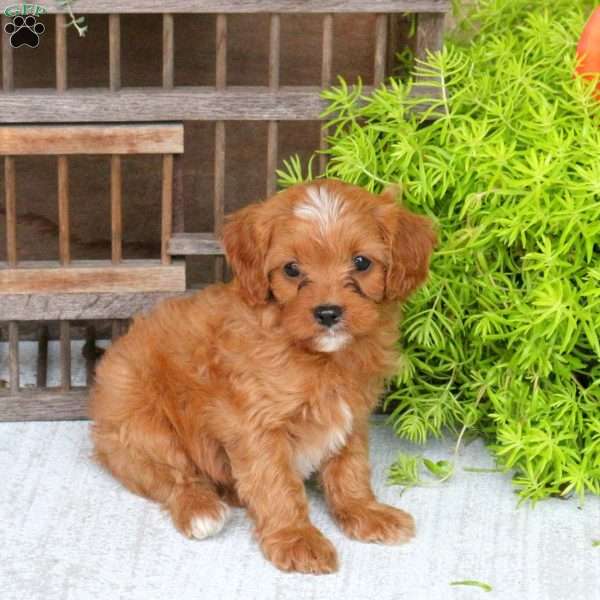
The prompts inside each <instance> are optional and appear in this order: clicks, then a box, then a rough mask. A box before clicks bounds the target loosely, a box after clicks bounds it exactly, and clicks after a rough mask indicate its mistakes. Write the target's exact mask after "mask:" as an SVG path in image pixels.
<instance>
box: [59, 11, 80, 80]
mask: <svg viewBox="0 0 600 600" xmlns="http://www.w3.org/2000/svg"><path fill="white" fill-rule="evenodd" d="M78 8H79V7H78ZM65 24H66V19H65V15H63V14H57V15H56V27H55V38H56V39H55V45H56V89H57V91H58V92H64V91H65V90H66V89H67V28H66V27H65Z"/></svg>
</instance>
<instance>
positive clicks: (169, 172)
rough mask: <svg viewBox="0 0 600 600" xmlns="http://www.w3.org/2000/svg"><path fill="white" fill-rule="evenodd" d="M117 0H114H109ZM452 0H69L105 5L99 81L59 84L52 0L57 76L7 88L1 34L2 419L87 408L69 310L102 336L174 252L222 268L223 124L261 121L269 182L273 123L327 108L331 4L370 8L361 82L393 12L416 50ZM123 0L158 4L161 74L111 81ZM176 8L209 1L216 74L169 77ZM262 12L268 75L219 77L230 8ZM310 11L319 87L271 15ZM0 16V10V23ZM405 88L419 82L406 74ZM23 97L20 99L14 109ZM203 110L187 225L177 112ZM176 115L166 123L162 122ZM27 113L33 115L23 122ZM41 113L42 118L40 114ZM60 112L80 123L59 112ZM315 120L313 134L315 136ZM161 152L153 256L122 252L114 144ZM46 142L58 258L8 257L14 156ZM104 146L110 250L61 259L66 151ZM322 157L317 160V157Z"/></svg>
mask: <svg viewBox="0 0 600 600" xmlns="http://www.w3.org/2000/svg"><path fill="white" fill-rule="evenodd" d="M117 4H118V6H117ZM449 4H450V0H302V1H298V0H166V1H164V2H157V1H156V0H123V1H121V2H119V3H115V2H112V1H109V0H78V2H77V5H76V7H75V10H76V12H77V13H78V14H86V13H88V14H107V15H108V57H107V60H108V67H109V69H108V80H107V82H106V87H105V88H93V89H91V88H88V89H70V88H69V73H68V71H69V69H68V60H67V57H68V53H67V34H66V29H65V27H64V25H65V23H66V15H65V13H66V12H67V8H65V7H61V6H59V5H58V3H51V4H49V5H48V6H47V10H48V12H49V13H51V14H55V15H56V16H55V17H54V18H55V38H56V43H55V52H56V61H55V65H56V88H55V89H31V88H27V89H16V90H15V85H14V72H13V70H14V63H13V49H12V47H11V46H10V44H9V43H8V39H9V38H8V36H3V37H2V89H3V93H1V94H0V108H2V110H0V123H2V124H5V125H4V126H3V127H2V126H0V155H4V174H5V189H4V193H5V208H6V232H7V233H6V263H4V264H0V320H4V321H7V322H8V350H9V352H8V355H9V356H8V358H9V360H8V362H9V365H8V371H9V384H8V391H7V392H2V391H0V421H2V420H24V419H36V420H45V419H76V418H85V415H86V410H85V405H86V389H85V388H77V389H75V388H72V386H71V373H70V371H71V356H70V347H71V344H70V341H71V332H70V321H73V320H93V319H107V320H111V321H112V335H113V338H114V337H117V336H118V335H119V334H120V332H121V330H122V325H121V323H122V320H124V319H125V320H126V319H129V318H130V317H131V316H132V315H133V314H135V313H137V312H139V311H142V310H146V309H148V308H149V307H151V306H152V305H153V304H154V303H155V302H156V301H158V300H160V299H162V298H166V297H170V296H173V295H179V294H182V293H185V288H186V285H185V262H184V260H183V259H182V257H185V256H191V255H205V256H214V257H215V279H217V280H222V279H223V277H224V275H225V264H224V260H223V256H222V254H223V250H222V247H221V244H220V243H219V241H218V240H219V236H220V232H221V229H222V226H223V222H224V212H225V208H224V207H225V177H226V159H227V156H226V135H227V122H228V121H264V122H266V123H267V124H268V125H267V127H268V132H267V148H266V152H267V171H266V173H265V193H266V194H272V193H273V192H274V191H275V189H276V180H275V169H276V166H277V163H278V159H279V129H280V126H279V122H280V121H294V120H319V119H320V115H321V113H322V111H323V109H324V108H325V103H324V101H323V100H322V99H321V96H320V93H321V90H322V89H323V88H324V87H327V86H330V85H331V84H332V78H333V75H334V73H333V71H332V64H333V56H334V51H335V48H334V19H335V14H337V13H361V14H365V13H371V14H375V15H376V17H375V31H374V36H375V39H374V42H375V43H374V55H373V80H372V81H370V82H367V84H369V85H367V86H365V88H364V91H365V93H367V94H368V93H369V92H371V91H372V90H373V88H374V87H377V86H378V85H380V84H381V83H382V82H383V81H384V80H385V77H386V75H387V74H389V72H390V65H391V64H392V62H393V57H394V53H395V51H396V50H397V47H398V44H397V38H398V35H397V33H398V32H397V27H396V24H397V23H398V17H399V16H400V15H402V14H404V13H414V14H415V18H416V29H415V31H416V34H415V38H414V50H415V53H416V55H417V56H418V57H420V58H422V57H424V56H425V54H426V52H427V50H437V49H439V48H440V47H441V40H442V30H443V22H444V14H445V13H446V12H447V11H448V10H449ZM126 13H135V14H139V13H158V14H162V67H161V69H162V73H161V75H162V80H161V85H160V86H157V87H136V88H127V87H123V85H122V80H121V18H120V14H126ZM175 13H196V14H199V13H204V14H211V13H212V14H216V31H215V38H216V44H215V85H214V86H190V87H188V86H186V87H178V86H177V85H176V81H175V42H176V31H175V20H174V17H173V15H174V14H175ZM235 13H245V14H249V13H266V14H268V15H269V19H270V21H269V22H270V26H269V59H268V65H267V68H268V84H267V85H265V86H244V87H240V86H230V85H228V83H227V46H228V27H227V25H228V14H235ZM292 13H312V14H318V15H320V16H321V19H322V39H321V53H322V64H321V86H319V87H316V86H293V87H290V86H281V85H280V56H281V44H282V40H281V17H280V15H285V14H292ZM7 22H8V18H7V17H2V25H3V26H4V25H5V24H6V23H7ZM414 93H415V94H416V95H418V94H419V89H418V86H415V89H414ZM23 106H26V107H27V110H25V111H24V110H22V108H23ZM194 120H202V121H213V122H214V123H215V127H214V148H215V154H214V198H213V216H214V229H213V231H211V232H202V233H190V232H186V231H185V227H184V210H183V194H182V188H183V171H182V161H181V154H182V152H183V127H182V125H181V124H180V123H178V122H180V121H194ZM173 121H175V122H176V123H173ZM33 123H35V125H33ZM39 123H44V125H39ZM68 123H78V124H77V125H69V124H68ZM326 143H327V131H326V130H322V132H321V136H320V147H321V148H322V149H324V148H326ZM132 153H133V154H139V153H152V154H160V155H162V190H161V194H162V195H161V197H162V200H161V207H162V210H161V224H160V225H161V256H160V260H154V261H149V260H147V261H141V262H135V261H126V260H123V251H122V239H123V220H122V203H123V197H122V158H121V157H122V155H125V154H132ZM31 154H52V155H55V156H56V157H57V159H56V161H57V162H56V164H57V188H58V227H59V260H58V262H54V263H52V264H49V263H36V264H27V263H22V262H19V256H18V240H17V205H18V197H17V196H18V190H16V184H15V159H14V157H15V156H20V155H31ZM73 154H106V155H109V156H110V212H111V217H110V219H111V256H110V260H108V261H94V262H93V263H92V264H88V263H85V262H81V261H72V259H71V251H70V238H71V231H70V223H71V214H70V212H71V206H70V202H69V156H71V155H73ZM325 160H326V159H325V156H323V155H322V156H321V157H320V166H321V168H323V167H324V166H325ZM48 320H58V321H60V331H59V339H60V370H61V383H60V386H59V388H56V389H43V388H45V386H46V382H47V356H48V337H49V329H48V326H47V325H46V324H44V321H48ZM20 321H33V322H39V323H40V325H39V329H38V368H37V385H38V387H39V388H41V389H39V390H29V389H23V388H22V387H21V385H20V380H19V326H18V323H19V322H20ZM95 335H96V331H95V327H94V325H93V324H88V325H87V326H86V327H85V339H86V347H88V349H89V348H92V349H93V347H94V342H95ZM93 362H94V361H93V352H92V354H89V353H88V356H87V357H86V371H87V381H88V383H89V382H91V381H92V380H93Z"/></svg>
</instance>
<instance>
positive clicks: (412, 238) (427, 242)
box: [376, 186, 437, 300]
mask: <svg viewBox="0 0 600 600" xmlns="http://www.w3.org/2000/svg"><path fill="white" fill-rule="evenodd" d="M400 192H401V190H400V188H399V187H397V186H391V187H389V188H387V189H386V190H385V191H384V192H383V193H382V194H381V196H379V198H378V199H379V206H378V207H377V208H376V216H377V218H378V220H379V223H380V227H381V231H382V234H383V237H384V240H385V242H386V244H387V245H388V249H389V256H390V262H389V266H388V272H387V275H386V282H385V289H386V297H387V299H388V300H405V299H406V298H407V297H408V296H409V295H410V294H411V293H412V292H413V291H414V290H416V289H417V288H418V287H419V286H420V285H421V284H423V283H424V282H425V280H426V279H427V273H428V271H429V259H430V258H431V253H432V252H433V249H434V248H435V246H436V244H437V235H436V233H435V231H434V229H433V223H432V222H431V220H430V219H428V218H427V217H424V216H422V215H416V214H414V213H411V212H410V211H408V210H407V209H405V208H403V207H402V206H401V205H400V203H399V202H398V200H397V199H396V198H397V196H398V195H399V194H400Z"/></svg>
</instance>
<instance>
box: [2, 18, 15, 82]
mask: <svg viewBox="0 0 600 600" xmlns="http://www.w3.org/2000/svg"><path fill="white" fill-rule="evenodd" d="M9 22H10V20H9V18H8V17H5V16H3V17H2V89H3V90H4V91H5V92H8V91H10V90H12V89H14V87H15V82H14V66H13V47H12V46H11V45H10V36H9V35H8V34H5V33H4V28H5V27H6V25H7V24H8V23H9Z"/></svg>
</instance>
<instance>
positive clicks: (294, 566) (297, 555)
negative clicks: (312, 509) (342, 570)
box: [262, 525, 338, 574]
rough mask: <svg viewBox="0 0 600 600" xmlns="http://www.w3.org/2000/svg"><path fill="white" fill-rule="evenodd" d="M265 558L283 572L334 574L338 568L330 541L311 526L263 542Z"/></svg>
mask: <svg viewBox="0 0 600 600" xmlns="http://www.w3.org/2000/svg"><path fill="white" fill-rule="evenodd" d="M262 550H263V552H264V553H265V556H266V557H267V558H268V559H269V560H270V561H271V562H272V563H273V564H274V565H275V566H276V567H277V568H278V569H281V570H282V571H298V572H300V573H314V574H321V573H333V572H334V571H336V570H337V568H338V562H337V553H336V551H335V548H334V547H333V545H332V544H331V542H330V541H329V540H328V539H327V538H326V537H325V536H324V535H323V534H322V533H321V532H320V531H319V530H318V529H317V528H316V527H313V526H312V525H311V526H308V527H300V528H287V529H282V530H280V531H278V532H276V533H274V534H271V535H269V536H267V537H265V538H263V540H262Z"/></svg>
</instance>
